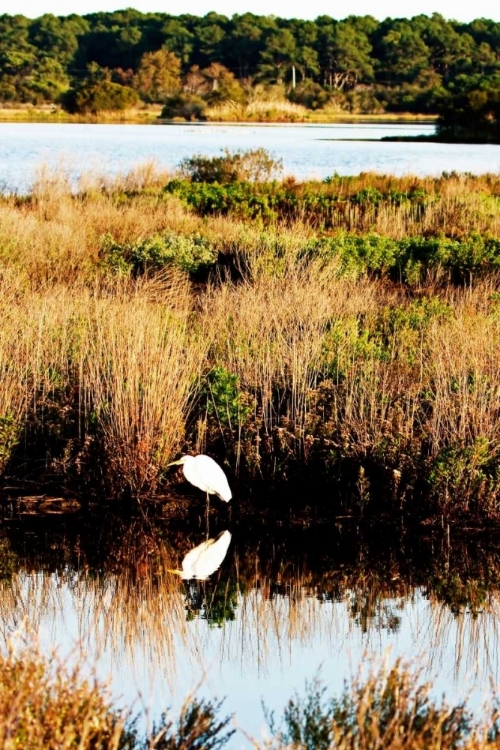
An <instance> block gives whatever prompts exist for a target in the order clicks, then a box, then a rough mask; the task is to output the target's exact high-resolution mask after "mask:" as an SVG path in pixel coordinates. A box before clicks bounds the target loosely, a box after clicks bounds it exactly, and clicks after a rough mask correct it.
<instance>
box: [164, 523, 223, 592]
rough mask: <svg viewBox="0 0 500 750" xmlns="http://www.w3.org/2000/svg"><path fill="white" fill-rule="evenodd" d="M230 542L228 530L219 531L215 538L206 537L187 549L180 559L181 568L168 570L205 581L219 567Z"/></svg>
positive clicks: (181, 575)
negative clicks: (181, 559)
mask: <svg viewBox="0 0 500 750" xmlns="http://www.w3.org/2000/svg"><path fill="white" fill-rule="evenodd" d="M230 542H231V534H230V533H229V531H227V530H226V531H221V532H220V534H218V535H217V536H216V537H215V539H207V540H206V541H204V542H202V543H201V544H198V545H197V546H196V547H193V549H191V550H189V552H188V553H187V555H186V556H185V557H184V559H183V561H182V564H181V568H182V570H170V571H169V572H170V573H177V574H178V575H180V577H181V578H183V579H184V580H190V579H191V578H197V579H198V580H200V581H206V579H207V578H208V577H209V576H211V575H212V573H214V572H215V571H216V570H217V569H218V568H220V566H221V564H222V561H223V560H224V558H225V556H226V555H227V550H228V547H229V544H230Z"/></svg>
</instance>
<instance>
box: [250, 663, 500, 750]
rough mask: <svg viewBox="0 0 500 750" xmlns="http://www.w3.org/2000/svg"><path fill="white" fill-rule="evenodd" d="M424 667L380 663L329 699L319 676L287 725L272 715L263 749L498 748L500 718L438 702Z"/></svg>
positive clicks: (290, 709)
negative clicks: (424, 676) (476, 714)
mask: <svg viewBox="0 0 500 750" xmlns="http://www.w3.org/2000/svg"><path fill="white" fill-rule="evenodd" d="M432 687H433V686H432V684H431V683H429V682H424V683H423V682H422V671H421V670H418V669H415V668H414V667H413V666H412V665H410V664H408V663H405V662H403V661H402V660H400V659H398V660H397V661H396V662H395V663H394V664H393V665H392V666H389V665H388V664H383V665H382V666H377V665H376V664H375V663H373V662H372V663H371V664H370V665H369V670H368V671H366V670H360V672H359V673H358V674H357V675H356V676H355V677H354V678H353V679H352V681H351V682H350V683H346V685H345V687H344V690H343V692H342V693H341V695H340V696H339V697H335V698H331V699H327V698H326V695H325V693H326V689H325V688H324V687H323V686H322V685H321V683H320V681H319V680H318V679H316V680H315V681H313V682H312V684H310V685H308V687H307V692H306V695H305V696H304V697H303V698H300V697H299V696H296V697H295V698H292V699H291V700H290V701H289V703H288V704H287V706H286V707H285V711H284V716H283V719H282V726H281V727H277V726H276V723H275V721H274V717H273V716H272V715H271V716H270V717H268V720H269V722H270V728H271V731H272V733H273V738H272V739H271V740H269V741H268V742H266V743H264V744H262V743H257V742H254V747H256V748H259V750H264V748H265V750H271V749H273V750H299V749H300V750H302V749H305V748H311V749H312V748H314V750H331V749H333V748H336V750H373V749H374V748H384V750H421V748H426V750H447V749H448V748H449V749H451V748H454V749H456V748H463V750H479V748H488V747H498V731H499V730H498V723H497V722H498V717H497V715H496V712H495V711H494V710H493V709H491V708H490V709H488V708H486V709H485V712H484V714H483V715H482V717H481V718H480V719H479V720H475V719H474V718H473V715H472V713H471V711H470V710H469V709H468V708H467V706H466V704H465V703H461V704H459V705H457V706H450V705H448V704H447V703H446V702H445V701H444V699H441V701H438V700H436V699H435V698H434V697H433V694H432Z"/></svg>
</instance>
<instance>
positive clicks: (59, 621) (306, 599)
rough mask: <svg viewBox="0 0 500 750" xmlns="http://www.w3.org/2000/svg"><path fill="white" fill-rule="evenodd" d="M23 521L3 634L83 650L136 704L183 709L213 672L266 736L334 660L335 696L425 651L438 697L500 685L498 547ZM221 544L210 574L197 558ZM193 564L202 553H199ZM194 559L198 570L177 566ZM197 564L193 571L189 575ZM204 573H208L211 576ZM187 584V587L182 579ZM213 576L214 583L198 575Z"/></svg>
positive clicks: (4, 557) (7, 556)
mask: <svg viewBox="0 0 500 750" xmlns="http://www.w3.org/2000/svg"><path fill="white" fill-rule="evenodd" d="M55 521H56V525H54V521H52V523H51V524H49V523H48V522H47V523H45V522H43V521H41V520H40V519H38V520H37V522H36V523H35V522H34V521H33V520H29V519H28V520H26V519H25V520H21V521H19V522H16V523H12V524H11V527H10V528H4V530H3V532H2V534H1V537H0V628H1V630H0V633H1V637H2V639H3V640H5V639H6V638H7V637H8V635H9V634H11V633H12V632H13V631H14V630H15V629H16V628H18V627H19V625H20V624H21V622H22V621H23V619H24V618H26V619H27V620H28V621H29V622H30V623H31V626H32V628H33V629H34V630H35V631H36V632H37V634H38V636H39V638H40V640H41V641H42V644H47V645H57V646H58V647H59V648H60V649H61V650H62V651H63V653H69V652H71V650H72V649H74V648H75V645H77V646H78V648H79V649H82V650H83V651H84V652H85V653H86V654H87V657H88V660H89V662H94V661H97V662H98V663H99V669H100V670H101V673H102V675H103V676H107V675H108V674H111V675H112V678H113V683H114V685H115V686H116V694H117V695H122V696H124V698H125V699H126V701H127V702H130V703H131V702H132V701H133V700H134V699H137V695H138V694H140V695H141V696H142V700H144V702H146V703H147V705H148V706H149V708H150V710H151V712H152V713H159V712H160V711H161V710H162V709H163V708H164V707H165V706H166V705H172V706H173V707H175V705H176V701H178V702H179V703H181V702H182V699H183V698H184V697H185V695H186V694H187V692H188V691H189V690H191V689H193V688H194V687H195V686H196V685H197V684H198V683H199V682H200V679H202V678H204V680H205V682H204V684H203V687H202V689H203V691H205V692H206V693H207V694H208V695H209V696H213V695H216V696H219V697H223V696H224V695H227V696H228V698H227V702H226V707H227V710H228V711H233V710H234V711H236V713H237V715H238V722H239V724H240V725H241V726H243V727H245V728H246V729H248V730H249V731H251V732H253V733H254V734H258V733H259V728H260V723H261V722H262V712H261V706H260V703H261V698H262V699H263V700H264V702H265V703H266V704H267V705H268V706H269V707H270V708H272V709H273V708H275V709H277V710H281V708H282V706H283V705H284V703H285V702H286V700H287V699H288V698H289V697H290V696H291V694H292V693H293V691H294V690H295V689H298V690H299V691H301V690H302V688H303V685H304V680H305V679H310V678H311V677H312V676H313V675H314V673H315V672H316V670H317V669H318V667H319V666H320V665H321V664H322V665H323V668H322V675H323V678H324V679H325V681H327V682H328V683H329V688H331V690H332V691H339V690H340V689H341V687H342V682H343V680H344V679H345V678H346V677H348V676H349V674H350V673H351V672H352V671H355V669H356V667H357V664H358V662H359V661H360V660H361V659H363V658H364V657H365V655H366V654H367V653H380V652H382V651H384V650H385V649H386V647H387V646H391V648H392V653H393V656H394V658H397V657H398V656H400V655H403V656H404V657H405V658H412V657H420V658H421V659H423V660H424V662H425V664H426V666H427V670H428V676H429V677H432V678H435V677H436V676H437V681H436V691H437V692H438V693H439V694H440V693H442V692H444V693H445V694H446V696H447V697H448V698H449V699H450V700H453V699H455V698H456V697H460V696H461V697H463V692H462V690H464V689H465V690H469V689H473V690H474V695H475V696H476V698H477V704H479V703H480V701H481V700H482V698H483V697H484V695H483V693H482V691H483V688H484V686H487V685H488V682H489V679H492V680H493V681H494V682H495V683H497V682H498V678H499V676H500V668H499V663H498V653H499V646H500V638H499V635H500V634H499V630H498V623H499V615H500V552H499V550H498V548H497V545H496V544H495V543H491V544H490V543H488V542H487V541H484V542H478V540H474V543H471V544H467V543H466V542H464V541H460V540H453V539H452V541H451V544H449V543H448V540H447V539H445V538H441V537H440V536H439V535H429V536H428V537H418V536H416V537H403V538H402V537H401V535H400V534H397V535H395V536H394V537H393V536H391V535H384V534H382V533H381V532H380V531H379V530H377V531H375V530H373V529H369V528H368V529H365V530H362V529H357V528H352V525H346V527H345V528H336V529H332V528H328V529H325V530H324V531H323V530H321V529H319V530H318V529H314V530H307V529H305V530H304V529H300V530H293V529H289V530H287V531H285V530H284V529H283V528H280V527H275V528H271V524H268V525H267V526H266V527H265V528H256V529H253V530H252V529H250V528H247V527H246V526H245V527H236V528H234V529H232V534H231V533H230V532H229V531H227V530H222V531H221V532H220V533H219V534H218V535H217V536H216V537H214V539H211V540H209V541H210V542H211V544H209V545H208V547H207V545H206V543H203V544H201V545H200V544H196V542H197V541H198V540H199V538H200V534H202V533H203V529H202V528H199V527H195V528H188V527H182V528H176V527H174V526H170V527H169V528H168V529H167V528H165V527H164V526H163V525H162V524H161V523H159V524H158V526H157V527H154V526H151V525H149V524H145V523H143V522H139V521H135V522H134V523H132V524H130V525H127V524H125V523H124V522H123V521H121V520H119V519H108V520H107V521H106V520H105V521H103V519H98V521H96V522H95V523H93V522H92V520H88V521H87V520H84V519H74V520H71V519H65V520H61V519H55ZM210 548H212V549H215V550H216V551H217V555H218V561H216V562H217V564H216V565H215V566H214V560H213V559H212V566H214V567H213V569H212V570H211V572H210V573H208V572H206V571H205V572H206V575H207V576H208V575H209V576H210V578H209V579H208V580H197V579H196V578H195V577H191V576H190V575H188V573H189V572H190V573H192V572H193V568H192V566H191V565H190V566H188V565H187V564H186V566H185V565H184V562H185V561H186V559H188V562H189V558H190V555H191V554H192V553H193V552H195V551H196V550H198V555H199V553H200V552H202V551H203V549H210ZM191 559H194V558H191ZM178 560H183V563H182V571H183V573H185V575H182V576H181V575H179V576H173V575H172V574H171V573H169V571H170V570H171V569H172V568H174V567H175V566H176V564H178V562H177V561H178ZM188 567H190V570H188ZM198 572H200V571H199V570H198ZM186 578H189V579H190V580H184V579H186ZM200 578H203V576H200Z"/></svg>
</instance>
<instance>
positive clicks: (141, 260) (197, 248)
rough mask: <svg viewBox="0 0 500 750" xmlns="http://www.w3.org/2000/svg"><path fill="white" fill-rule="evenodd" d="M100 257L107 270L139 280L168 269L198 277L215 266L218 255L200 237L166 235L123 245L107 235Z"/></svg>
mask: <svg viewBox="0 0 500 750" xmlns="http://www.w3.org/2000/svg"><path fill="white" fill-rule="evenodd" d="M99 257H100V260H101V262H102V264H103V265H104V267H105V268H108V269H110V270H112V271H113V272H114V273H117V274H121V275H133V276H140V275H142V274H144V273H146V272H149V273H151V272H155V271H159V270H161V269H162V268H165V267H166V266H176V267H177V268H180V269H181V270H183V271H186V272H188V273H190V274H196V273H197V272H199V271H201V270H204V269H207V268H209V267H210V266H212V265H214V264H215V261H216V259H217V251H216V250H215V248H214V247H213V246H212V245H211V244H210V242H209V240H207V239H206V238H205V237H203V236H202V235H201V234H192V235H182V234H177V233H175V232H167V233H165V234H162V235H157V234H154V235H151V236H150V237H146V238H145V239H139V240H136V241H135V242H131V243H126V244H124V245H120V244H119V243H118V242H116V240H115V239H114V237H113V236H112V235H110V234H106V235H105V236H104V238H103V241H102V245H101V249H100V252H99Z"/></svg>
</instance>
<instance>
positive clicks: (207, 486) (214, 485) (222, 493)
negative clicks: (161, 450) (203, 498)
mask: <svg viewBox="0 0 500 750" xmlns="http://www.w3.org/2000/svg"><path fill="white" fill-rule="evenodd" d="M176 464H180V465H182V471H183V472H184V476H185V477H186V479H187V481H188V482H189V483H190V484H192V485H194V486H195V487H198V489H199V490H202V491H203V492H206V493H207V495H217V496H218V497H220V499H221V500H224V502H226V503H228V502H229V501H230V500H231V498H232V494H231V490H230V488H229V483H228V481H227V478H226V475H225V474H224V472H223V470H222V469H221V467H220V466H219V464H217V463H216V462H215V461H214V460H213V458H210V456H205V455H203V454H202V453H200V454H199V455H198V456H182V458H180V459H179V460H178V461H173V462H172V463H171V464H169V466H175V465H176Z"/></svg>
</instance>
